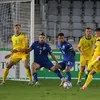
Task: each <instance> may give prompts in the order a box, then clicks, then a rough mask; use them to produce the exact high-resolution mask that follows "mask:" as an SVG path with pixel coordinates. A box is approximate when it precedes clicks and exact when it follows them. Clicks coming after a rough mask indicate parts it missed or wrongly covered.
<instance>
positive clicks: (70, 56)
mask: <svg viewBox="0 0 100 100" xmlns="http://www.w3.org/2000/svg"><path fill="white" fill-rule="evenodd" d="M57 38H58V48H59V49H60V51H61V52H62V55H63V61H62V62H60V63H59V65H60V66H59V68H60V69H62V70H65V71H66V74H67V81H68V82H69V83H70V84H71V73H70V70H71V68H72V67H73V66H74V64H75V51H74V50H73V47H72V45H71V44H70V43H69V42H67V41H65V40H64V34H63V33H59V34H58V36H57Z"/></svg>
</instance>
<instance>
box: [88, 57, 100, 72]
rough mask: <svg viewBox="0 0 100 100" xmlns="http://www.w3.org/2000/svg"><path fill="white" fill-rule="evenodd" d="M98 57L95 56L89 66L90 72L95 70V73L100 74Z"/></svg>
mask: <svg viewBox="0 0 100 100" xmlns="http://www.w3.org/2000/svg"><path fill="white" fill-rule="evenodd" d="M97 57H98V55H94V56H93V58H92V59H91V61H90V62H89V65H88V70H95V72H97V73H98V72H100V61H97V60H96V59H97Z"/></svg>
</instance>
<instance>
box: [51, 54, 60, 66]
mask: <svg viewBox="0 0 100 100" xmlns="http://www.w3.org/2000/svg"><path fill="white" fill-rule="evenodd" d="M51 57H52V58H53V60H54V61H55V62H56V64H58V61H57V58H56V57H55V55H54V54H53V53H51Z"/></svg>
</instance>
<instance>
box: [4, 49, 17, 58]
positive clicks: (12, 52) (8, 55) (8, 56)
mask: <svg viewBox="0 0 100 100" xmlns="http://www.w3.org/2000/svg"><path fill="white" fill-rule="evenodd" d="M16 52H18V50H15V49H14V50H11V52H10V53H9V54H7V55H6V56H5V59H8V58H10V57H11V56H12V55H13V54H14V53H16Z"/></svg>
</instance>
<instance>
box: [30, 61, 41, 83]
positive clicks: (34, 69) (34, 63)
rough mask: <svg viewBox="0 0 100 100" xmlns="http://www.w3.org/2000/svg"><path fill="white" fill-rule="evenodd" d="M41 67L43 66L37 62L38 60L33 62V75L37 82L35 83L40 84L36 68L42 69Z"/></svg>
mask: <svg viewBox="0 0 100 100" xmlns="http://www.w3.org/2000/svg"><path fill="white" fill-rule="evenodd" d="M40 67H41V66H40V65H39V64H38V63H36V62H33V63H32V67H31V70H32V75H33V78H34V81H35V82H36V83H35V85H39V82H38V77H37V72H36V70H37V69H40Z"/></svg>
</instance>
